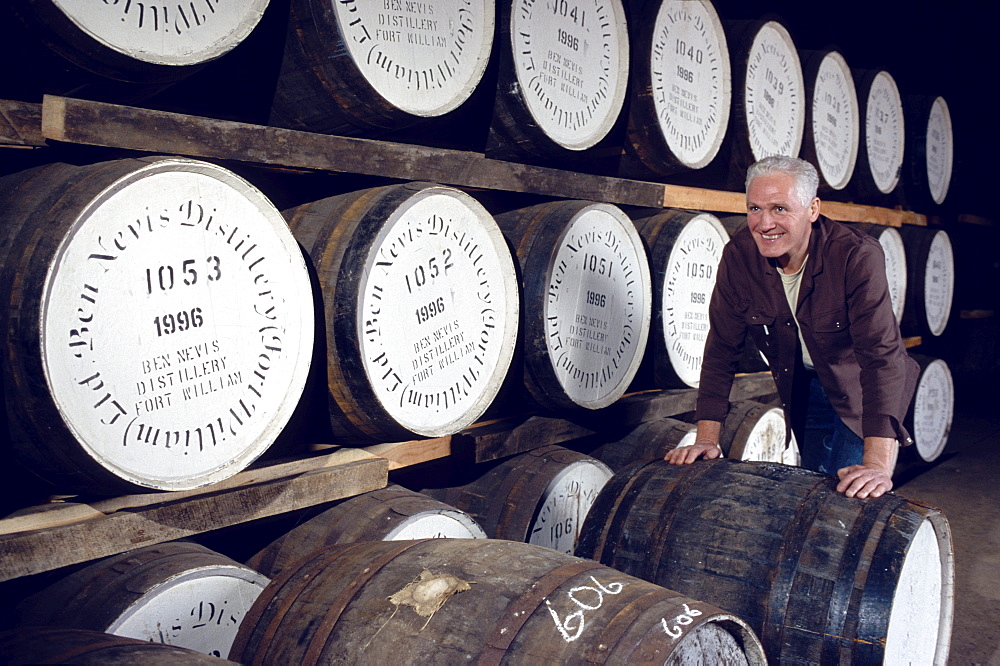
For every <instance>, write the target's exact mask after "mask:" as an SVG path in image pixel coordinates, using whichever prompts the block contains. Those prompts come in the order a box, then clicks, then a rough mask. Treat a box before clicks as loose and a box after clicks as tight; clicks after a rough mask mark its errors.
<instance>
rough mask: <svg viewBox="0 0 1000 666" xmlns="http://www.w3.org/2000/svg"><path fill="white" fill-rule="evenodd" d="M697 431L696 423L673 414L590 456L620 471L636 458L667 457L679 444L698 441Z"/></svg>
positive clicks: (597, 450) (605, 444) (626, 435)
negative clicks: (687, 421)
mask: <svg viewBox="0 0 1000 666" xmlns="http://www.w3.org/2000/svg"><path fill="white" fill-rule="evenodd" d="M696 430H697V428H696V427H695V425H694V424H693V423H685V422H684V421H678V420H677V419H672V418H669V417H668V418H662V419H654V420H652V421H644V422H643V423H640V424H639V425H637V426H636V427H634V428H632V429H631V430H629V431H628V433H626V434H625V436H624V437H620V438H618V439H615V440H613V441H609V442H604V443H603V444H601V445H600V446H598V447H597V448H596V449H594V450H592V451H591V452H590V454H589V455H591V456H593V457H595V458H597V459H598V460H600V461H601V462H603V463H605V464H606V465H607V466H608V467H610V468H611V470H612V471H615V472H617V471H618V470H620V469H622V468H623V467H625V466H626V465H628V464H630V463H633V462H635V461H636V460H648V459H654V458H663V456H665V455H666V454H667V452H668V451H673V450H674V449H676V448H677V447H679V446H690V445H691V444H694V438H695V431H696Z"/></svg>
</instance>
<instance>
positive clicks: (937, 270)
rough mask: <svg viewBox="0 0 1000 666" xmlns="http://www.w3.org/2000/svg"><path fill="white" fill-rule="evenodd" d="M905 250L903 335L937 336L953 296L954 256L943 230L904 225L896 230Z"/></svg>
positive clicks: (944, 326) (945, 232)
mask: <svg viewBox="0 0 1000 666" xmlns="http://www.w3.org/2000/svg"><path fill="white" fill-rule="evenodd" d="M899 233H900V235H901V236H902V238H903V246H904V247H905V249H906V273H907V275H906V305H905V306H904V307H903V318H902V320H901V321H900V324H899V325H900V329H901V330H902V331H903V334H904V335H920V336H923V335H930V336H940V335H941V334H942V333H944V330H945V328H947V326H948V320H949V319H950V318H951V307H952V302H953V300H954V296H955V256H954V252H953V250H952V246H951V237H950V236H949V235H948V232H947V231H945V230H944V229H931V228H928V227H915V226H911V225H907V226H904V227H901V228H900V229H899Z"/></svg>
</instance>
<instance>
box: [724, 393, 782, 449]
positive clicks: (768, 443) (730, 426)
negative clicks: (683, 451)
mask: <svg viewBox="0 0 1000 666" xmlns="http://www.w3.org/2000/svg"><path fill="white" fill-rule="evenodd" d="M786 433H787V429H786V427H785V412H784V410H782V409H781V408H780V407H773V406H771V405H766V404H764V403H761V402H757V401H756V400H739V401H737V402H734V403H732V404H731V405H730V407H729V412H728V413H727V414H726V418H725V420H724V421H723V422H722V432H721V433H720V435H719V448H721V449H722V452H723V453H724V454H725V455H726V457H727V458H734V459H736V460H756V461H761V462H775V463H780V462H786V461H787V460H788V458H789V456H792V455H794V452H791V451H787V449H788V448H789V447H788V446H786V443H785V435H786Z"/></svg>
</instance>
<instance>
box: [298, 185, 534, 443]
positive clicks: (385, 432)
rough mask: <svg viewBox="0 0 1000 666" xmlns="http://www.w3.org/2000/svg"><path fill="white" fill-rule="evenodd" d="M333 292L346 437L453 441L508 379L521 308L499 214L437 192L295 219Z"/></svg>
mask: <svg viewBox="0 0 1000 666" xmlns="http://www.w3.org/2000/svg"><path fill="white" fill-rule="evenodd" d="M285 217H286V218H287V220H288V224H289V226H290V227H291V229H292V232H293V233H294V234H295V237H296V239H298V241H299V243H301V245H302V247H304V248H305V251H306V252H307V253H308V255H309V257H310V260H311V262H312V265H313V266H314V268H315V271H316V275H317V279H318V282H319V287H318V291H319V292H320V293H321V295H322V304H321V305H320V306H319V307H320V308H321V309H322V312H323V317H324V321H323V325H324V327H325V331H326V335H325V349H323V350H322V353H323V354H325V363H323V364H324V365H325V368H326V378H327V380H326V382H325V383H326V392H327V393H328V400H327V403H328V406H329V412H330V421H331V425H332V426H333V428H334V433H335V434H336V436H337V437H340V438H344V439H346V440H363V439H367V440H368V441H371V440H372V439H385V440H393V439H398V438H409V437H412V436H413V434H414V433H416V434H418V435H424V436H428V437H437V436H442V435H450V434H452V433H455V432H458V431H459V430H462V429H463V428H465V427H466V426H468V425H470V424H471V423H472V422H473V421H475V420H476V419H478V418H479V417H480V416H481V415H482V414H483V412H484V411H485V410H486V408H487V407H488V406H489V405H490V403H491V402H492V401H493V399H494V397H496V395H497V393H498V391H499V390H500V386H501V384H502V382H503V380H504V378H505V377H506V374H507V370H508V368H509V366H510V362H511V358H512V357H513V350H514V344H515V341H516V339H517V329H518V309H519V306H520V300H519V293H518V285H517V278H516V274H515V269H514V262H513V259H512V257H511V254H510V250H509V248H508V247H507V244H506V242H505V240H504V237H503V234H502V233H501V232H500V229H499V228H498V227H497V225H496V222H495V221H494V220H493V217H492V216H491V215H490V214H489V213H488V212H487V211H486V209H485V208H483V207H482V205H481V204H479V202H477V201H476V200H475V199H473V198H472V197H471V196H469V195H468V194H465V193H464V192H462V191H460V190H456V189H454V188H451V187H444V186H441V185H436V184H434V183H403V184H399V185H390V186H386V187H377V188H372V189H368V190H362V191H360V192H351V193H348V194H343V195H339V196H335V197H330V198H327V199H322V200H320V201H316V202H312V203H308V204H304V205H302V206H298V207H296V208H293V209H290V210H287V211H285Z"/></svg>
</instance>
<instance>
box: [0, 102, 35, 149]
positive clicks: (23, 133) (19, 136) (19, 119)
mask: <svg viewBox="0 0 1000 666" xmlns="http://www.w3.org/2000/svg"><path fill="white" fill-rule="evenodd" d="M44 145H45V137H43V136H42V105H41V104H31V103H29V102H16V101H12V100H7V99H0V146H8V147H14V148H35V147H38V146H44Z"/></svg>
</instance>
